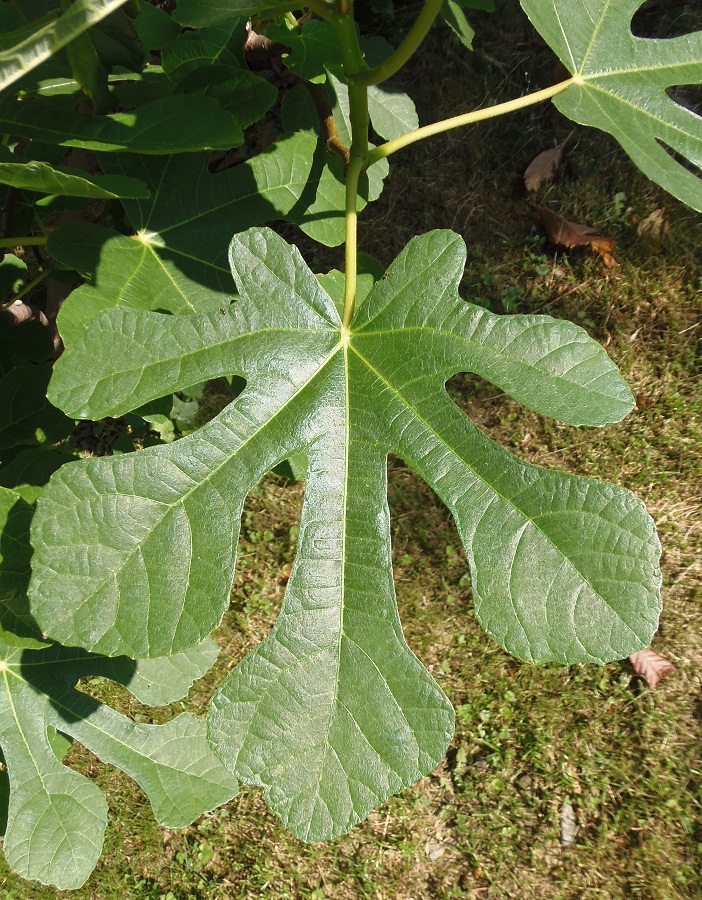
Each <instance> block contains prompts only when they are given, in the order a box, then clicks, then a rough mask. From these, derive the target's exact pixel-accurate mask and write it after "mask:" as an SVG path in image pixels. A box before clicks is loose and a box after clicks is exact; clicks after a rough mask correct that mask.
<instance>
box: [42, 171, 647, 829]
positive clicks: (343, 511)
mask: <svg viewBox="0 0 702 900" xmlns="http://www.w3.org/2000/svg"><path fill="white" fill-rule="evenodd" d="M142 180H143V179H142ZM229 258H230V265H231V270H232V273H233V277H234V280H235V282H236V284H237V287H238V289H239V295H240V296H239V299H238V301H237V302H236V303H234V304H232V305H231V306H230V307H228V308H224V307H222V308H219V309H215V310H211V311H210V312H208V313H206V314H203V315H175V316H172V315H171V316H168V315H163V314H161V313H157V312H144V311H138V310H132V309H126V308H116V309H109V310H107V311H106V312H104V313H103V314H102V315H101V316H99V317H98V318H96V319H94V320H93V321H91V322H90V323H89V324H88V325H87V327H86V328H85V329H84V331H83V334H82V336H81V335H79V334H78V333H77V332H76V333H75V334H74V341H73V343H72V345H71V350H70V352H69V353H68V354H66V355H65V356H64V357H63V358H62V359H61V360H59V362H58V363H57V365H56V368H55V375H54V378H53V380H52V385H51V388H50V397H51V400H52V402H53V403H55V404H57V405H59V406H60V407H61V408H62V409H64V410H65V411H66V412H67V413H68V414H70V415H72V416H89V417H91V418H101V417H103V416H105V415H114V416H117V415H120V414H121V413H122V412H124V411H127V410H129V409H132V408H135V407H136V406H139V405H141V404H143V403H145V402H147V401H148V400H150V399H153V398H156V397H160V396H163V395H165V394H168V393H171V392H173V391H175V390H178V389H179V388H183V387H186V386H188V385H190V384H193V383H196V382H201V381H204V380H206V379H209V378H214V377H217V376H220V375H223V374H237V375H241V376H243V377H244V378H245V379H246V381H247V385H246V389H245V390H244V392H243V393H242V394H241V395H240V396H239V397H238V398H237V400H236V401H235V402H233V403H232V404H231V405H230V406H228V407H227V408H226V409H225V410H224V411H223V412H222V413H220V414H219V415H218V416H217V417H216V418H215V419H213V420H212V421H211V422H209V423H208V424H207V425H205V426H204V427H203V428H201V429H200V430H199V431H198V432H195V433H194V434H193V435H191V436H189V437H186V438H183V439H181V440H180V441H178V442H176V443H175V444H171V445H168V446H165V447H158V448H153V449H149V450H144V451H142V452H140V453H137V454H130V455H128V456H123V457H114V458H111V459H99V460H88V461H80V462H78V463H73V464H69V465H67V466H64V467H63V468H62V469H61V470H60V471H59V472H58V473H56V474H55V475H54V476H53V478H52V480H51V483H50V485H49V487H48V488H47V490H46V491H45V493H44V495H43V496H42V497H41V499H40V500H39V508H38V513H37V516H36V517H35V520H34V523H33V543H34V546H35V547H36V548H37V549H36V553H35V556H34V559H33V569H34V572H33V578H32V586H31V593H30V596H31V600H32V612H33V615H34V616H35V617H36V619H37V621H38V622H39V624H40V626H41V628H43V629H44V630H45V631H46V633H48V634H50V635H51V637H52V638H54V639H57V640H61V641H62V642H64V643H66V644H70V645H73V646H80V647H84V648H85V649H86V650H93V651H95V652H100V653H104V654H107V655H110V656H112V655H122V654H124V655H128V656H132V657H135V658H140V657H146V656H166V655H169V654H171V653H174V652H177V651H179V650H183V649H186V648H187V647H189V646H192V645H193V644H195V643H197V642H198V641H201V640H202V639H203V638H204V637H205V636H206V635H207V634H209V632H210V631H211V630H212V628H214V627H215V626H216V625H217V623H218V622H219V620H220V619H221V616H222V614H223V612H224V610H225V609H226V607H227V604H228V598H229V590H230V587H231V583H232V578H233V572H234V562H235V548H236V545H237V539H238V533H239V524H240V516H241V509H242V505H243V502H244V499H245V497H246V495H247V494H248V492H249V491H250V490H251V489H252V487H253V486H254V485H255V484H256V483H257V481H258V480H259V479H260V478H261V476H262V475H263V474H264V473H265V472H266V471H268V470H270V469H271V468H272V467H273V466H275V465H276V464H277V463H278V462H280V461H281V460H283V459H286V458H287V457H289V456H290V455H291V454H293V453H296V452H304V453H305V454H306V455H307V457H308V459H309V465H308V471H307V484H306V492H305V501H304V506H303V512H302V518H301V523H300V538H299V544H298V548H297V556H296V561H295V565H294V568H293V572H292V575H291V577H290V581H289V584H288V588H287V592H286V596H285V600H284V603H283V608H282V610H281V613H280V616H279V619H278V622H277V623H276V625H275V627H274V629H273V631H272V632H271V634H270V635H269V636H268V637H267V638H266V639H265V640H264V641H263V642H262V643H261V644H260V645H259V647H258V648H256V649H255V650H254V651H253V652H252V653H250V654H249V655H248V656H247V657H246V658H245V659H244V660H243V661H242V662H241V663H240V665H239V666H238V667H237V668H236V669H234V671H233V672H232V673H231V674H230V675H229V677H228V678H227V679H226V680H225V682H224V683H223V685H222V687H221V688H220V690H219V691H218V693H217V695H216V697H215V699H214V701H213V703H212V706H211V711H210V716H209V729H210V741H211V743H212V745H213V747H214V748H215V750H216V751H217V753H218V754H219V755H220V756H221V758H222V760H223V761H224V763H225V764H226V766H227V767H228V768H230V769H231V770H232V771H233V772H234V773H235V774H236V775H238V776H239V778H240V779H242V780H243V781H246V782H249V783H254V784H260V785H263V786H264V788H265V792H266V796H267V799H268V802H269V803H270V805H271V806H272V808H273V809H274V810H275V811H276V812H277V813H278V814H279V815H280V816H281V818H282V819H283V821H284V822H285V823H286V824H287V825H288V826H289V827H290V828H291V829H292V830H293V831H294V832H295V833H296V834H297V835H299V836H300V837H302V838H304V839H306V840H323V839H328V838H330V837H332V836H334V835H336V834H339V833H341V832H343V831H345V830H347V829H348V828H349V827H350V826H351V825H353V824H354V823H355V822H357V821H359V820H360V819H362V818H363V817H364V816H366V815H367V814H368V812H369V811H370V810H371V809H372V808H373V807H374V806H376V805H378V804H379V803H380V802H382V801H383V800H384V799H385V798H387V797H388V796H389V795H390V794H391V793H394V792H397V791H399V790H401V789H402V788H404V787H406V786H407V785H409V784H411V783H412V782H413V781H415V780H416V779H417V778H419V777H421V776H422V775H424V774H426V773H427V772H429V771H431V769H432V768H433V767H434V766H435V765H436V764H437V762H438V761H439V760H440V758H441V756H442V755H443V753H444V751H445V749H446V747H447V745H448V743H449V741H450V739H451V734H452V730H453V714H452V710H451V707H450V704H449V702H448V700H447V698H446V697H445V695H444V694H443V692H442V690H441V688H440V687H439V685H438V684H437V683H436V682H435V681H434V679H433V678H432V677H431V676H430V674H429V673H428V672H427V671H426V669H425V668H424V667H423V665H422V664H421V663H420V662H419V660H418V659H417V658H416V657H415V655H414V654H413V653H412V651H411V650H410V649H409V647H408V646H407V644H406V643H405V640H404V637H403V635H402V629H401V625H400V621H399V617H398V612H397V606H396V600H395V593H394V585H393V579H392V568H391V554H390V524H389V523H390V515H389V510H388V505H387V499H386V495H387V490H386V488H387V484H386V482H387V474H386V469H387V462H386V461H387V455H388V454H389V453H393V454H396V455H397V456H400V457H401V458H403V459H404V460H406V462H407V463H408V464H410V465H411V466H412V467H414V468H415V469H416V470H417V471H418V472H419V474H420V475H421V476H422V477H423V478H424V479H425V480H426V481H427V482H428V483H429V484H430V485H431V486H432V487H433V488H434V489H435V490H436V492H437V494H438V495H439V496H440V497H441V499H442V500H443V501H444V502H445V503H446V504H447V506H448V507H449V508H450V510H451V511H452V513H453V515H454V518H455V520H456V524H457V527H458V531H459V534H460V536H461V540H462V541H463V544H464V547H465V550H466V555H467V559H468V563H469V566H470V570H471V575H472V583H473V599H474V604H475V610H476V615H477V617H478V618H479V620H480V621H481V623H482V624H483V625H484V627H485V628H486V630H487V631H488V632H489V633H490V634H491V635H492V636H493V637H495V639H496V640H497V641H498V642H499V643H500V644H501V645H502V646H503V647H505V648H506V649H507V650H509V651H510V652H512V653H514V654H516V655H517V656H519V657H521V658H524V659H528V660H540V661H544V660H552V661H556V662H561V663H562V662H585V661H587V662H592V661H595V662H601V661H606V660H613V659H619V658H622V657H624V656H627V655H629V653H631V652H633V650H635V649H638V648H641V647H644V646H646V645H647V644H648V643H649V641H650V638H651V635H652V634H653V632H654V630H655V628H656V624H657V619H658V614H659V610H660V600H659V586H660V573H659V569H658V558H659V554H660V546H659V543H658V538H657V536H656V532H655V529H654V526H653V523H652V521H651V519H650V517H649V516H648V515H647V513H646V511H645V509H644V507H643V505H642V504H641V502H640V501H639V500H637V499H636V498H635V497H634V496H633V495H632V494H630V493H629V492H627V491H625V490H623V489H621V488H618V487H614V486H612V485H607V484H603V483H600V482H597V481H594V480H592V479H589V478H582V477H577V476H572V475H568V474H566V473H562V472H549V471H546V470H542V469H539V468H537V467H535V466H531V465H529V464H527V463H524V462H521V461H520V460H518V459H516V458H514V457H513V456H511V455H510V454H509V453H507V452H506V451H505V450H503V449H502V448H500V447H499V446H497V445H496V444H495V443H493V442H492V441H491V440H490V439H489V438H488V437H487V436H486V435H485V434H483V433H482V432H481V431H480V430H479V429H478V428H477V427H476V426H475V425H474V424H473V423H472V422H471V421H470V419H469V418H468V417H467V416H465V415H464V414H463V413H462V412H461V411H460V410H459V409H458V407H457V406H456V405H455V404H454V403H453V402H452V401H451V400H450V398H449V397H448V395H447V394H446V391H445V388H444V385H445V383H446V380H447V379H448V378H449V377H451V376H452V375H454V374H455V373H457V372H460V371H470V372H475V373H477V374H479V375H481V376H483V377H485V378H487V379H489V380H491V381H492V382H493V383H494V384H496V385H498V386H499V387H500V388H501V389H503V390H505V391H506V392H508V393H510V394H512V396H514V397H515V398H516V399H518V400H520V401H521V402H522V403H524V404H525V405H527V406H530V407H531V408H533V409H535V410H537V411H538V412H541V413H543V414H546V415H552V416H555V417H557V418H559V419H561V421H564V422H567V423H570V424H589V425H603V424H605V423H607V422H613V421H618V420H619V419H621V418H622V417H623V416H624V415H626V413H627V412H628V411H629V410H630V409H631V407H632V405H633V398H632V396H631V394H630V392H629V390H628V388H627V387H626V385H625V384H624V382H623V381H622V379H621V377H620V375H619V373H618V372H617V370H616V367H615V366H614V365H613V363H612V362H611V361H610V360H609V358H608V357H607V355H606V353H605V352H604V350H602V348H601V347H599V345H598V344H596V343H595V342H594V341H592V340H591V339H590V338H589V337H588V336H587V334H586V333H585V332H584V331H583V330H582V329H580V328H578V327H577V326H575V325H572V324H571V323H568V322H562V321H557V320H554V319H550V318H548V317H546V316H509V317H506V316H505V317H500V316H495V315H493V314H491V313H489V312H487V311H486V310H484V309H481V308H479V307H476V306H473V305H471V304H469V303H465V302H464V301H463V300H461V298H460V297H459V296H458V292H457V287H458V283H459V280H460V277H461V275H462V272H463V267H464V264H465V246H464V244H463V242H462V241H461V239H460V238H459V237H458V236H457V235H454V234H452V233H451V232H430V233H429V234H426V235H423V236H421V237H418V238H415V239H414V240H413V241H411V242H410V244H409V245H408V246H407V247H406V248H405V250H404V251H403V252H402V253H401V254H400V256H399V257H398V258H397V259H396V260H395V262H394V263H393V264H392V265H391V266H390V268H389V269H388V271H387V273H386V275H385V277H384V278H383V279H381V280H380V281H379V282H377V283H376V285H375V286H374V287H373V288H372V289H371V291H370V293H369V294H368V296H367V297H366V298H365V300H364V302H363V304H362V305H361V306H360V308H359V309H358V310H357V316H356V319H355V320H354V323H353V326H352V329H351V335H350V337H348V339H344V338H342V336H341V329H340V321H339V316H338V312H337V310H336V307H335V305H334V303H333V301H332V299H331V297H329V296H328V295H327V294H326V292H325V291H324V290H323V288H322V287H321V286H320V284H319V282H318V281H317V280H316V279H315V277H314V275H313V274H312V272H311V271H310V270H309V269H308V267H307V266H306V264H305V263H304V262H303V260H302V258H301V257H300V255H299V253H298V251H297V250H295V249H294V248H291V247H289V246H288V245H287V244H285V242H284V241H283V240H282V239H281V238H279V237H278V236H276V235H275V234H274V233H273V232H270V231H268V230H267V229H251V230H250V231H248V232H246V233H244V234H241V235H237V236H236V237H235V238H234V239H233V241H232V243H231V246H230V253H229Z"/></svg>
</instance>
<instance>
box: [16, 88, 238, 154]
mask: <svg viewBox="0 0 702 900" xmlns="http://www.w3.org/2000/svg"><path fill="white" fill-rule="evenodd" d="M0 129H1V130H3V131H6V132H9V133H10V134H17V133H19V134H22V135H24V136H26V137H29V138H32V139H34V140H37V141H43V142H46V143H49V144H59V145H60V146H62V147H83V148H85V149H87V150H102V151H118V150H119V151H123V152H124V151H127V152H129V153H153V154H157V153H173V154H177V153H187V152H192V151H195V150H204V149H207V150H220V149H221V150H226V149H228V148H229V147H237V146H239V144H241V142H242V141H243V134H242V132H241V129H240V128H239V126H238V125H237V124H236V122H235V121H234V120H233V118H232V117H231V115H229V113H227V112H225V111H224V110H223V109H220V108H219V106H218V104H217V103H216V102H215V101H214V100H213V99H211V98H209V97H195V96H188V95H185V96H182V97H165V98H164V99H162V100H154V101H153V102H152V103H147V104H145V105H144V106H140V107H139V108H138V109H136V110H134V111H133V112H126V113H114V115H111V116H84V115H81V114H80V113H78V112H74V111H73V110H71V109H63V108H62V109H61V110H60V112H59V111H58V110H57V109H56V107H55V105H54V104H53V103H52V102H51V100H48V99H45V98H43V97H36V98H34V99H32V100H26V101H22V102H17V101H14V100H0Z"/></svg>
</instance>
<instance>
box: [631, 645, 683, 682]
mask: <svg viewBox="0 0 702 900" xmlns="http://www.w3.org/2000/svg"><path fill="white" fill-rule="evenodd" d="M629 662H630V663H631V665H632V666H633V667H634V671H635V672H636V674H637V675H640V676H641V677H642V678H643V679H644V680H645V681H646V684H647V685H648V688H649V690H651V691H655V689H656V688H657V687H658V682H659V681H660V680H661V678H665V676H666V675H670V674H671V673H673V672H674V671H675V666H674V665H673V664H672V662H670V660H667V659H666V658H665V656H661V655H660V654H658V653H656V651H655V650H651V648H650V647H646V649H645V650H637V651H636V653H632V654H631V656H630V657H629Z"/></svg>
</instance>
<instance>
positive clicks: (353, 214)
mask: <svg viewBox="0 0 702 900" xmlns="http://www.w3.org/2000/svg"><path fill="white" fill-rule="evenodd" d="M365 162H366V160H365V157H363V156H352V157H351V161H350V162H349V167H348V169H347V170H346V246H345V251H346V260H345V262H346V266H345V269H346V277H345V281H344V317H343V320H342V325H343V327H344V329H347V330H348V328H349V327H350V326H351V320H352V319H353V313H354V309H355V308H356V279H357V275H356V271H357V251H356V248H357V244H358V213H357V211H356V206H357V203H358V179H359V178H360V175H361V172H362V171H363V168H364V166H365Z"/></svg>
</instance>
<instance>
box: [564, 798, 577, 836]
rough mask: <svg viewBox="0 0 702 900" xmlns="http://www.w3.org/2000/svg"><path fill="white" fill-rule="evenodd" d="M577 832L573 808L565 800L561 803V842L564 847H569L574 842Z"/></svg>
mask: <svg viewBox="0 0 702 900" xmlns="http://www.w3.org/2000/svg"><path fill="white" fill-rule="evenodd" d="M577 833H578V821H577V819H576V818H575V810H574V809H573V807H572V806H571V805H570V803H566V802H565V800H564V801H563V803H562V804H561V844H563V846H564V847H570V846H571V845H572V844H574V843H575V836H576V834H577Z"/></svg>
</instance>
